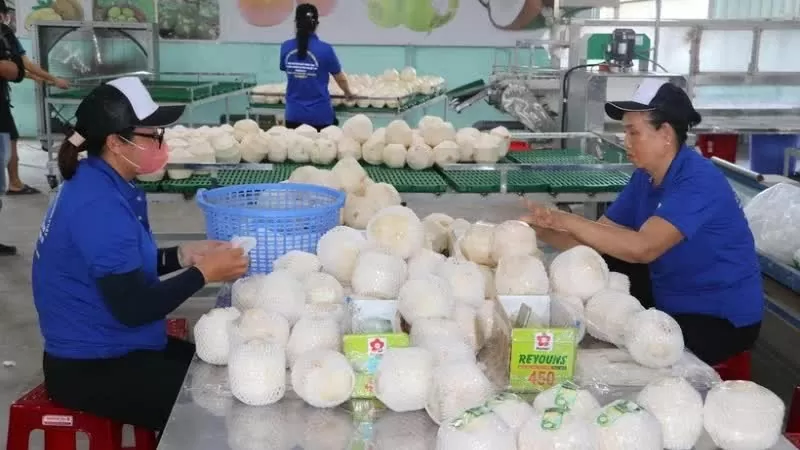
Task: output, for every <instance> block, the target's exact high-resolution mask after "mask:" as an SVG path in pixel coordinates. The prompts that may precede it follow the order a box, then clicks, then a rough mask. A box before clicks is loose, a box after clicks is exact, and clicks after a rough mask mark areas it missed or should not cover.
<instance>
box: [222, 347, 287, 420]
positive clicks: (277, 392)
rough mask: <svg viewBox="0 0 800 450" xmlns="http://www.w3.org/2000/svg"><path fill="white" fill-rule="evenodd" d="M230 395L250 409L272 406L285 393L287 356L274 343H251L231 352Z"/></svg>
mask: <svg viewBox="0 0 800 450" xmlns="http://www.w3.org/2000/svg"><path fill="white" fill-rule="evenodd" d="M228 379H229V381H230V385H231V393H232V394H233V396H234V397H236V398H237V399H238V400H239V401H240V402H242V403H244V404H246V405H251V406H263V405H271V404H273V403H276V402H278V401H279V400H280V399H282V398H283V396H284V394H285V393H286V355H285V352H284V350H283V348H282V347H281V346H280V345H278V344H274V343H268V342H265V341H261V340H250V341H247V342H245V343H243V344H242V345H240V346H238V347H236V348H235V349H233V350H232V351H231V356H230V362H229V364H228Z"/></svg>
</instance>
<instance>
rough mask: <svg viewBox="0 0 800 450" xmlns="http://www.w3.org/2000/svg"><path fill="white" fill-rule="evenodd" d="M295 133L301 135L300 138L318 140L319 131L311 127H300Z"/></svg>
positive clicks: (304, 125)
mask: <svg viewBox="0 0 800 450" xmlns="http://www.w3.org/2000/svg"><path fill="white" fill-rule="evenodd" d="M294 132H295V133H297V134H299V135H300V136H303V137H307V138H309V139H316V138H317V137H318V136H317V135H318V134H319V133H317V129H316V128H314V127H312V126H310V125H306V124H303V125H300V126H299V127H297V128H295V130H294Z"/></svg>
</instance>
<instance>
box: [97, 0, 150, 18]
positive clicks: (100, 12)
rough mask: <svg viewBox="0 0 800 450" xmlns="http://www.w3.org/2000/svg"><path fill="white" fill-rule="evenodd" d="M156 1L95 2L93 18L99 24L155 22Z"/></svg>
mask: <svg viewBox="0 0 800 450" xmlns="http://www.w3.org/2000/svg"><path fill="white" fill-rule="evenodd" d="M154 1H155V0H94V2H93V3H94V4H93V6H92V17H94V20H96V21H98V22H136V23H147V22H155V19H156V10H155V5H154V4H153V2H154Z"/></svg>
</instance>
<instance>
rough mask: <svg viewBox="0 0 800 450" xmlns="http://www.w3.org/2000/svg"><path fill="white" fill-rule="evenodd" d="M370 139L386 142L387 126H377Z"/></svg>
mask: <svg viewBox="0 0 800 450" xmlns="http://www.w3.org/2000/svg"><path fill="white" fill-rule="evenodd" d="M370 139H375V140H377V141H383V143H384V144H385V143H386V128H376V129H375V131H373V132H372V136H370Z"/></svg>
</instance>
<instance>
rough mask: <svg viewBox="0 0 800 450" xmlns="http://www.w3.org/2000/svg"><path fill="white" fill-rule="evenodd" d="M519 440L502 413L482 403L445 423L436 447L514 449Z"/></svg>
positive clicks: (447, 448) (449, 449)
mask: <svg viewBox="0 0 800 450" xmlns="http://www.w3.org/2000/svg"><path fill="white" fill-rule="evenodd" d="M516 441H517V440H516V436H515V434H514V433H512V432H511V429H510V428H509V427H508V425H506V423H505V422H504V421H503V419H501V418H500V416H498V415H497V414H495V413H493V412H491V411H489V410H488V409H487V408H485V407H480V408H474V409H471V410H468V411H466V412H464V413H463V414H462V415H461V416H460V417H459V418H457V419H455V420H453V421H450V422H449V423H447V424H443V425H442V426H441V427H440V428H439V433H438V434H437V436H436V450H515V449H516V448H517V442H516Z"/></svg>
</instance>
